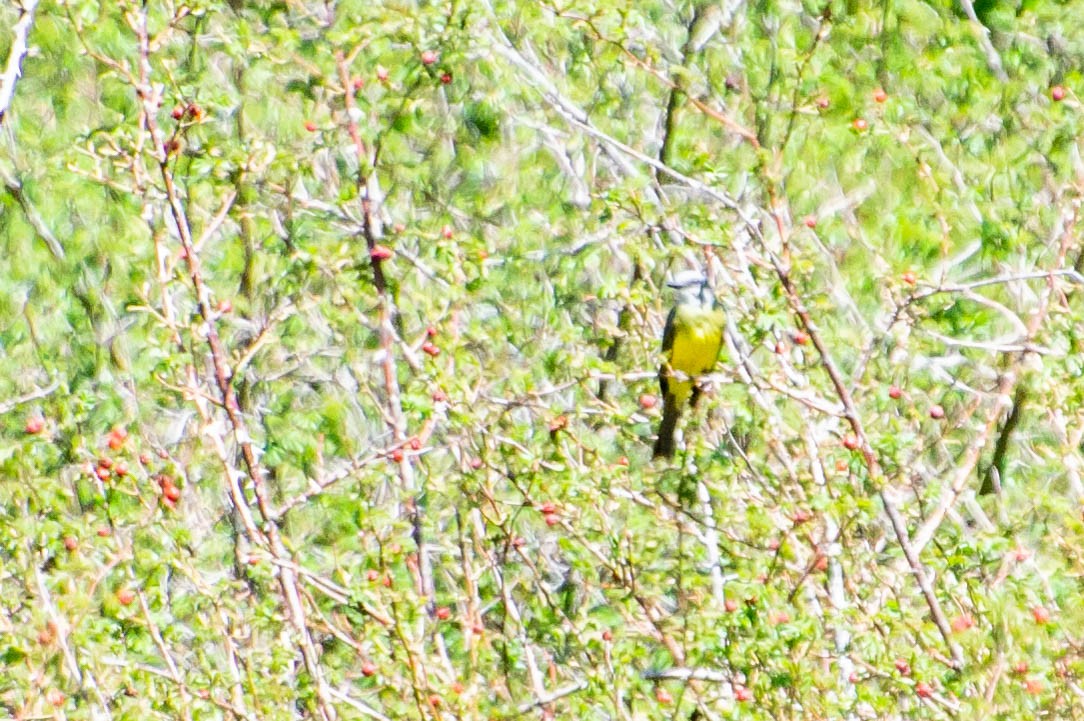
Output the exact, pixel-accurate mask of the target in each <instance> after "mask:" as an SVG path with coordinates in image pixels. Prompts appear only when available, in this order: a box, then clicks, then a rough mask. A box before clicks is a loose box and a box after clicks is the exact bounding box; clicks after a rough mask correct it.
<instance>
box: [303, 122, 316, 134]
mask: <svg viewBox="0 0 1084 721" xmlns="http://www.w3.org/2000/svg"><path fill="white" fill-rule="evenodd" d="M305 130H307V131H309V132H310V133H315V132H316V123H314V122H312V121H311V120H306V121H305Z"/></svg>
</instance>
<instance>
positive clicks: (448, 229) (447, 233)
mask: <svg viewBox="0 0 1084 721" xmlns="http://www.w3.org/2000/svg"><path fill="white" fill-rule="evenodd" d="M440 234H441V236H442V237H443V238H444V239H445V240H451V239H452V236H453V235H455V231H454V230H452V226H450V225H445V226H443V227H442V228H441V229H440Z"/></svg>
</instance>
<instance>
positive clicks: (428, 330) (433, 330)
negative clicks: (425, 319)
mask: <svg viewBox="0 0 1084 721" xmlns="http://www.w3.org/2000/svg"><path fill="white" fill-rule="evenodd" d="M425 334H426V335H427V336H429V337H430V338H433V337H435V336H436V335H437V329H436V328H435V327H433V326H429V327H428V328H426V329H425Z"/></svg>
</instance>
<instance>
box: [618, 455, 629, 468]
mask: <svg viewBox="0 0 1084 721" xmlns="http://www.w3.org/2000/svg"><path fill="white" fill-rule="evenodd" d="M617 465H619V466H628V465H629V457H628V456H621V457H620V458H618V459H617Z"/></svg>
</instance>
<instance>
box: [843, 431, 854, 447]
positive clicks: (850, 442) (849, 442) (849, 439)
mask: <svg viewBox="0 0 1084 721" xmlns="http://www.w3.org/2000/svg"><path fill="white" fill-rule="evenodd" d="M843 447H844V448H846V449H847V450H848V451H853V450H855V449H856V448H858V437H857V436H856V435H854V434H853V433H848V434H847V435H846V436H845V437H844V438H843Z"/></svg>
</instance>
